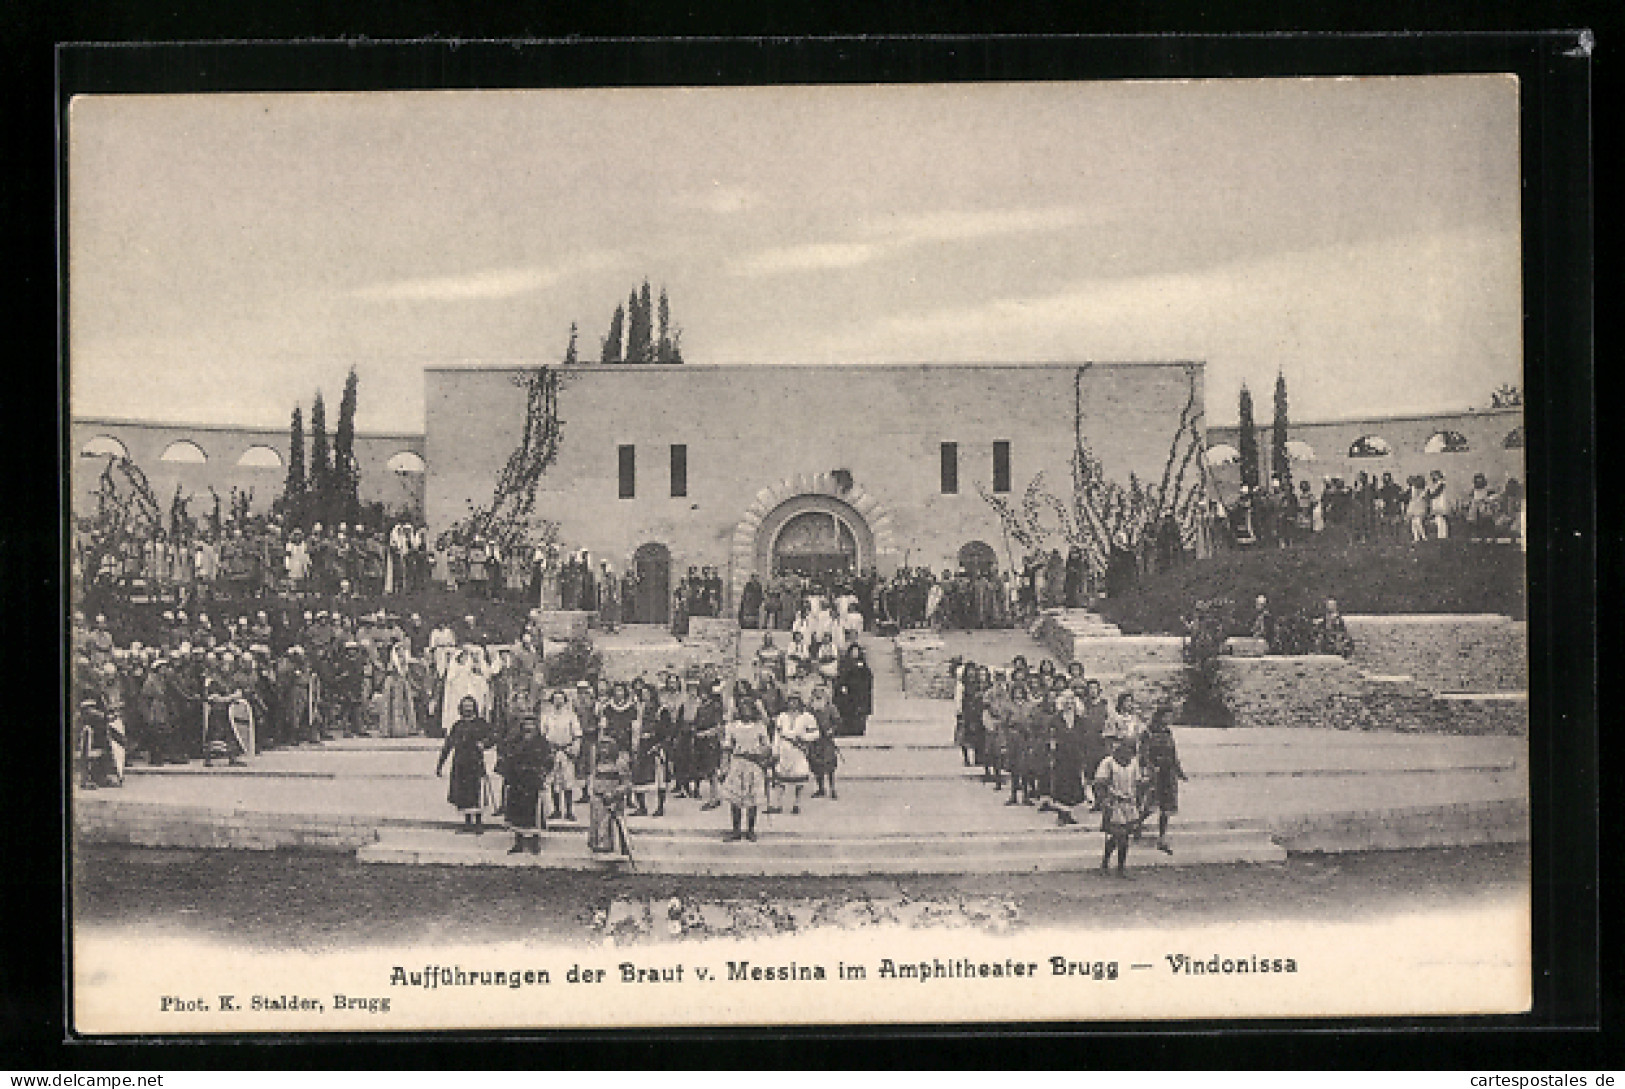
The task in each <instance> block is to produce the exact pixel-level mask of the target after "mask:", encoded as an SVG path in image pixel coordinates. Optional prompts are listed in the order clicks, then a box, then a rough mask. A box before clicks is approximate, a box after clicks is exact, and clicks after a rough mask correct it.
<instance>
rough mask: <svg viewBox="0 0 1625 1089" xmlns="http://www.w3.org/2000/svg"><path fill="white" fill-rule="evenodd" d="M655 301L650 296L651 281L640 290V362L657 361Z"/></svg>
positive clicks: (644, 283)
mask: <svg viewBox="0 0 1625 1089" xmlns="http://www.w3.org/2000/svg"><path fill="white" fill-rule="evenodd" d="M654 309H655V308H654V303H653V302H651V301H650V298H649V281H648V280H644V281H643V287H642V288H640V289H639V290H638V362H639V363H653V362H654V361H655V340H654V324H655V322H654V317H655V314H654Z"/></svg>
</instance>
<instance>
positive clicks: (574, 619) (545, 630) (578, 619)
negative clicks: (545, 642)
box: [537, 609, 593, 643]
mask: <svg viewBox="0 0 1625 1089" xmlns="http://www.w3.org/2000/svg"><path fill="white" fill-rule="evenodd" d="M592 618H593V614H592V613H589V612H582V611H580V610H576V609H544V610H542V611H541V612H540V613H539V614H538V620H537V627H538V628H539V629H540V630H541V634H542V638H544V639H552V640H554V641H556V642H561V643H566V642H569V641H570V640H572V639H585V638H587V630H588V628H589V626H590V625H591V622H592Z"/></svg>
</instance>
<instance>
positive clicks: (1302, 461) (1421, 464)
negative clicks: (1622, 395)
mask: <svg viewBox="0 0 1625 1089" xmlns="http://www.w3.org/2000/svg"><path fill="white" fill-rule="evenodd" d="M1261 411H1263V412H1265V413H1268V412H1269V411H1270V408H1269V405H1268V403H1267V402H1266V403H1265V404H1264V405H1263V407H1262V409H1261ZM1256 431H1257V435H1258V458H1259V475H1260V477H1261V478H1263V479H1268V477H1269V475H1270V473H1271V472H1272V470H1271V468H1270V451H1271V442H1270V434H1271V428H1270V425H1269V422H1268V418H1267V416H1266V418H1265V420H1264V421H1263V422H1262V423H1260V424H1258V425H1257V427H1256ZM1207 441H1208V458H1209V465H1210V469H1211V473H1212V480H1213V482H1214V484H1215V486H1216V489H1217V491H1218V492H1219V494H1220V497H1221V498H1222V499H1224V500H1226V501H1229V500H1232V499H1234V498H1235V496H1236V493H1237V487H1238V486H1239V485H1240V483H1241V474H1240V471H1239V470H1238V469H1237V467H1236V458H1237V456H1238V450H1237V447H1238V446H1239V429H1238V428H1236V427H1234V426H1228V427H1210V428H1208V432H1207ZM1287 453H1288V456H1289V457H1290V458H1291V459H1292V474H1293V478H1294V480H1309V481H1313V483H1314V487H1315V489H1316V491H1317V493H1318V491H1319V489H1320V482H1321V477H1323V476H1333V477H1342V478H1343V480H1344V481H1345V482H1346V483H1348V484H1353V483H1354V478H1355V477H1356V476H1357V475H1358V474H1359V473H1361V472H1365V473H1368V474H1370V475H1371V476H1373V477H1375V478H1376V479H1377V480H1381V479H1382V474H1383V473H1392V474H1394V479H1395V480H1397V481H1399V482H1400V483H1401V484H1404V483H1405V479H1406V478H1407V477H1409V476H1411V475H1412V474H1418V473H1419V474H1421V475H1423V476H1426V475H1427V474H1428V473H1430V472H1432V471H1433V470H1434V469H1441V470H1443V471H1444V474H1445V479H1446V480H1447V481H1449V483H1450V486H1451V487H1452V488H1453V489H1455V492H1456V494H1457V495H1458V496H1460V495H1464V494H1465V493H1466V492H1467V491H1469V490H1470V489H1471V488H1472V483H1473V474H1474V473H1483V474H1484V476H1485V477H1486V478H1487V479H1488V480H1489V482H1490V484H1491V485H1492V486H1493V487H1494V488H1495V489H1496V490H1497V491H1499V490H1500V489H1501V488H1503V487H1505V486H1506V482H1507V478H1508V477H1516V478H1517V479H1518V481H1519V482H1520V483H1526V481H1525V480H1524V460H1523V409H1522V408H1492V409H1483V410H1480V411H1476V412H1471V411H1469V412H1438V413H1431V414H1428V415H1416V416H1373V417H1364V418H1354V419H1344V420H1307V421H1304V422H1302V423H1299V422H1297V421H1295V420H1294V421H1290V424H1289V426H1288V428H1287Z"/></svg>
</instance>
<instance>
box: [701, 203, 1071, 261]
mask: <svg viewBox="0 0 1625 1089" xmlns="http://www.w3.org/2000/svg"><path fill="white" fill-rule="evenodd" d="M1087 218H1089V217H1088V215H1087V213H1085V212H1084V211H1083V210H1082V209H1077V208H1064V207H1063V208H991V209H984V210H978V211H944V212H918V213H914V214H911V215H901V216H887V217H885V218H878V219H872V220H870V221H868V222H867V223H866V224H865V227H864V231H863V234H864V235H865V237H864V238H863V239H862V240H861V241H850V242H809V243H803V244H799V245H792V246H775V247H773V248H770V249H765V250H761V251H758V252H757V253H754V254H751V255H749V256H747V257H744V258H742V259H740V260H738V261H735V262H734V263H733V265H732V267H731V271H732V272H733V273H734V274H735V275H737V276H759V275H775V274H778V273H785V272H816V271H819V270H821V269H832V268H852V267H854V266H856V265H862V264H867V263H868V262H870V261H876V260H879V259H881V258H883V257H886V256H888V255H890V254H892V253H897V252H900V251H902V250H904V249H908V248H910V247H912V246H919V245H925V244H927V243H932V242H965V241H972V240H975V239H980V238H991V237H994V236H998V235H1007V234H1018V233H1025V232H1031V231H1050V230H1063V229H1066V228H1068V227H1074V226H1077V225H1078V224H1080V223H1083V222H1085V220H1086V219H1087Z"/></svg>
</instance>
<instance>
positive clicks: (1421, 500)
mask: <svg viewBox="0 0 1625 1089" xmlns="http://www.w3.org/2000/svg"><path fill="white" fill-rule="evenodd" d="M1210 515H1211V519H1210V520H1211V521H1212V522H1213V524H1214V526H1215V527H1216V529H1217V532H1216V533H1215V535H1214V536H1215V540H1217V541H1218V542H1219V543H1220V545H1221V547H1222V546H1224V545H1229V546H1232V547H1263V548H1275V547H1280V548H1285V547H1287V546H1289V545H1291V544H1293V543H1296V542H1301V541H1307V540H1312V539H1315V538H1316V537H1317V536H1318V535H1320V534H1322V533H1326V532H1327V531H1333V532H1334V533H1339V534H1341V535H1344V536H1346V537H1348V538H1350V539H1352V540H1353V541H1355V542H1358V543H1368V542H1374V541H1396V542H1397V541H1410V542H1412V543H1421V542H1423V541H1428V540H1446V539H1448V538H1451V537H1462V536H1465V537H1466V538H1467V539H1469V540H1474V541H1517V542H1520V543H1521V542H1522V541H1523V539H1524V524H1525V522H1524V518H1525V514H1524V493H1523V485H1522V484H1521V483H1520V482H1519V480H1518V478H1516V477H1508V478H1507V481H1506V484H1505V485H1504V486H1503V487H1502V488H1500V489H1499V490H1497V489H1496V488H1494V487H1493V486H1491V484H1490V483H1489V480H1488V479H1487V478H1486V477H1485V476H1484V474H1483V473H1475V474H1474V475H1473V480H1472V487H1471V488H1470V489H1469V490H1468V491H1466V492H1465V493H1461V492H1457V491H1453V490H1452V489H1451V486H1450V483H1449V480H1448V478H1447V477H1446V475H1445V473H1444V472H1443V471H1442V470H1439V469H1434V470H1432V471H1431V472H1430V473H1428V474H1427V475H1426V476H1423V475H1421V474H1414V475H1412V476H1410V477H1408V478H1407V479H1406V480H1405V481H1404V483H1401V482H1399V481H1396V480H1395V479H1394V475H1393V474H1392V473H1383V474H1382V477H1381V479H1378V478H1376V477H1373V476H1371V475H1370V474H1368V473H1364V472H1362V473H1360V474H1359V475H1357V476H1356V477H1355V478H1354V483H1353V484H1352V485H1350V484H1348V483H1346V482H1345V481H1344V480H1343V479H1342V478H1341V477H1330V476H1329V477H1324V478H1323V479H1322V482H1321V488H1320V491H1319V492H1318V493H1317V492H1316V491H1315V489H1314V486H1313V485H1312V484H1311V483H1310V482H1309V481H1308V480H1300V481H1298V482H1297V486H1296V487H1295V488H1294V487H1293V486H1292V485H1291V483H1290V481H1289V482H1286V483H1283V482H1282V481H1281V479H1280V478H1279V477H1272V478H1271V479H1270V482H1269V484H1268V485H1267V486H1263V487H1259V488H1256V489H1254V488H1250V487H1248V486H1247V485H1245V484H1243V485H1242V486H1241V490H1240V492H1239V494H1238V495H1237V497H1236V500H1235V502H1234V503H1232V504H1230V506H1228V507H1226V506H1224V504H1222V503H1220V502H1219V501H1218V500H1217V499H1215V500H1213V501H1212V505H1211V507H1210Z"/></svg>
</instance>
